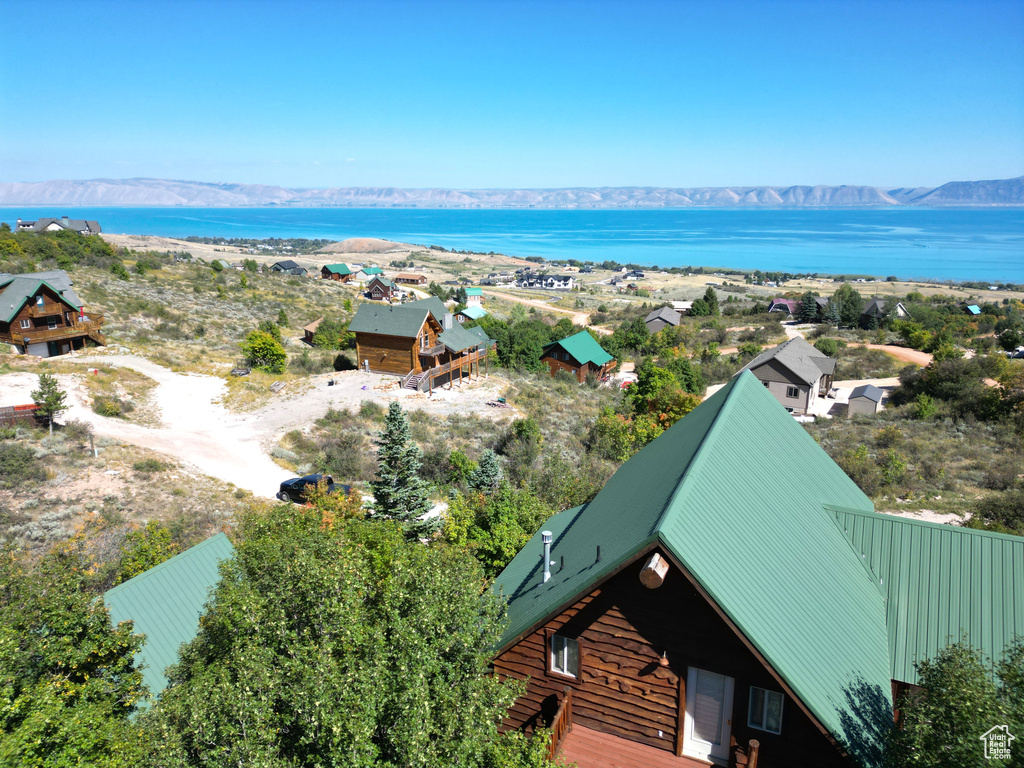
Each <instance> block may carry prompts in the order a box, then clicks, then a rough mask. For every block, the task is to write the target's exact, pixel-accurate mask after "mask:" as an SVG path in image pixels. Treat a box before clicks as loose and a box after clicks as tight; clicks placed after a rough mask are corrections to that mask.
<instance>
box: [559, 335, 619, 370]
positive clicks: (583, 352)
mask: <svg viewBox="0 0 1024 768" xmlns="http://www.w3.org/2000/svg"><path fill="white" fill-rule="evenodd" d="M554 346H559V347H561V348H562V349H564V350H565V351H566V352H568V353H569V354H570V355H572V356H573V357H574V358H575V359H576V360H577V362H579V364H580V365H586V364H587V363H593V364H594V365H597V366H602V365H604V364H605V363H608V362H610V361H612V360H614V359H615V358H614V357H612V356H611V355H609V354H608V353H607V352H605V351H604V349H603V348H602V347H601V345H600V344H598V343H597V341H595V340H594V337H593V336H591V335H590V334H589V333H587V332H586V331H580V332H579V333H576V334H573V335H572V336H569V337H567V338H564V339H561V340H560V341H552V342H551V343H550V344H546V345H545V346H544V354H547V352H548V350H549V349H551V348H552V347H554Z"/></svg>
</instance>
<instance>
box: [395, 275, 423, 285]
mask: <svg viewBox="0 0 1024 768" xmlns="http://www.w3.org/2000/svg"><path fill="white" fill-rule="evenodd" d="M395 282H396V283H402V284H405V285H426V284H427V282H428V280H427V276H426V275H416V274H413V273H411V272H399V273H398V274H397V275H395Z"/></svg>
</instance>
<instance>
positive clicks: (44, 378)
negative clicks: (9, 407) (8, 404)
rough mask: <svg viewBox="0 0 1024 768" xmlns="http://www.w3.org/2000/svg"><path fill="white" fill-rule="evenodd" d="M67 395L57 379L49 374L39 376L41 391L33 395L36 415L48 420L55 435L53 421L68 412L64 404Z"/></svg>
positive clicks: (51, 432)
mask: <svg viewBox="0 0 1024 768" xmlns="http://www.w3.org/2000/svg"><path fill="white" fill-rule="evenodd" d="M66 398H67V393H65V392H64V390H62V389H61V388H60V387H58V386H57V379H56V377H54V376H51V375H50V374H48V373H41V374H39V389H37V390H36V391H35V392H33V393H32V402H33V403H35V404H36V413H37V414H39V415H40V416H42V417H43V418H44V419H46V421H47V423H48V424H49V425H50V434H51V435H52V434H53V420H54V419H56V418H57V417H58V416H60V415H61V414H62V413H64V411H66V410H67V406H66V405H65V404H64V401H65V399H66Z"/></svg>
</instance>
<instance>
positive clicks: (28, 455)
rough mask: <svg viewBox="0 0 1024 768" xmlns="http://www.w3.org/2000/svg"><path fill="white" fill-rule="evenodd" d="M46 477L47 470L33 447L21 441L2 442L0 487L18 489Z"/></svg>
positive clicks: (0, 448) (0, 446)
mask: <svg viewBox="0 0 1024 768" xmlns="http://www.w3.org/2000/svg"><path fill="white" fill-rule="evenodd" d="M45 479H46V470H45V468H44V467H43V465H42V464H41V463H40V462H38V461H37V460H36V458H35V452H34V451H33V450H32V449H31V448H29V447H28V446H25V445H22V444H21V443H0V488H11V489H15V490H16V489H18V488H22V487H24V486H26V485H31V484H33V483H38V482H42V481H43V480H45Z"/></svg>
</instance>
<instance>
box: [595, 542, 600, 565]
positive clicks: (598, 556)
mask: <svg viewBox="0 0 1024 768" xmlns="http://www.w3.org/2000/svg"><path fill="white" fill-rule="evenodd" d="M596 562H598V563H600V562H601V545H600V544H598V545H597V560H596Z"/></svg>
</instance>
